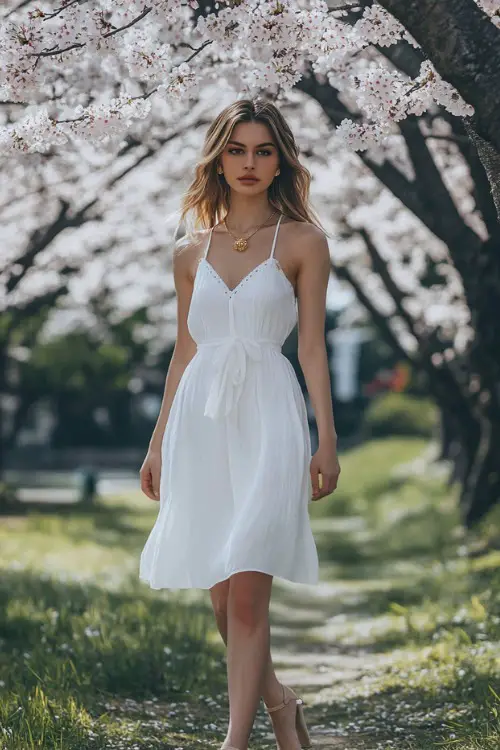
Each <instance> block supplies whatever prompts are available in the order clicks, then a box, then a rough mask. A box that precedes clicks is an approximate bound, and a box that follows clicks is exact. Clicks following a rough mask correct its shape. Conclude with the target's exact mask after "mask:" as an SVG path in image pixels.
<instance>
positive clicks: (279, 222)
mask: <svg viewBox="0 0 500 750" xmlns="http://www.w3.org/2000/svg"><path fill="white" fill-rule="evenodd" d="M282 218H283V214H280V217H279V219H278V223H277V224H276V231H275V233H274V240H273V246H272V248H271V255H270V256H269V257H270V258H274V248H275V247H276V240H277V239H278V229H279V228H280V224H281V219H282Z"/></svg>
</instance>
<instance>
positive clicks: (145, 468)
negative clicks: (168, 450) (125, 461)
mask: <svg viewBox="0 0 500 750" xmlns="http://www.w3.org/2000/svg"><path fill="white" fill-rule="evenodd" d="M160 472H161V452H160V451H159V450H158V451H155V450H151V448H150V449H149V450H148V452H147V454H146V458H145V459H144V462H143V464H142V466H141V470H140V472H139V476H140V477H141V490H142V491H143V492H144V494H145V495H147V496H148V497H149V498H150V499H151V500H159V499H160Z"/></svg>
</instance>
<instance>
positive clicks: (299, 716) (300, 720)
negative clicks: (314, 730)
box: [295, 698, 312, 750]
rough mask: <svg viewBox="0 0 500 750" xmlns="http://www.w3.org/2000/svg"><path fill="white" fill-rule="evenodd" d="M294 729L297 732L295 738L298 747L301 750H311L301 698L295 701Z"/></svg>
mask: <svg viewBox="0 0 500 750" xmlns="http://www.w3.org/2000/svg"><path fill="white" fill-rule="evenodd" d="M295 729H296V730H297V736H298V738H299V742H300V746H301V747H302V749H303V750H309V748H312V745H311V738H310V736H309V732H308V729H307V724H306V720H305V717H304V701H303V700H302V699H301V698H298V699H297V710H296V713H295Z"/></svg>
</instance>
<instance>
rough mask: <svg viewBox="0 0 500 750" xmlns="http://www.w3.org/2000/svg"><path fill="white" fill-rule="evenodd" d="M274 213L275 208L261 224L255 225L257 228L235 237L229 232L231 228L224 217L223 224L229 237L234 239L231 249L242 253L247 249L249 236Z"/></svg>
mask: <svg viewBox="0 0 500 750" xmlns="http://www.w3.org/2000/svg"><path fill="white" fill-rule="evenodd" d="M275 213H276V210H273V212H272V213H271V214H270V215H269V216H268V217H267V219H266V220H265V221H263V222H262V224H260V225H259V226H258V227H257V229H255V231H253V232H252V233H251V234H249V235H248V236H247V237H236V235H234V234H233V233H232V232H231V230H230V229H229V227H228V225H227V223H226V219H224V225H225V227H226V229H227V231H228V233H229V234H230V235H231V237H232V238H233V239H234V240H236V242H235V243H234V244H233V250H236V252H237V253H244V252H245V250H248V240H249V239H250V238H251V237H253V236H254V234H256V233H257V232H258V231H259V229H261V228H262V227H263V226H264V224H266V223H267V222H268V221H269V219H271V218H272V217H273V216H274V214H275Z"/></svg>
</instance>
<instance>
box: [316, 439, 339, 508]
mask: <svg viewBox="0 0 500 750" xmlns="http://www.w3.org/2000/svg"><path fill="white" fill-rule="evenodd" d="M310 473H311V482H312V489H313V494H312V498H311V499H312V500H320V499H321V498H322V497H325V496H326V495H330V494H331V493H332V492H333V491H334V490H335V489H337V482H338V479H339V474H340V464H339V459H338V457H337V448H336V447H335V446H334V445H332V446H326V445H321V444H320V446H319V448H318V450H317V451H316V453H315V454H314V456H313V457H312V458H311V466H310ZM320 475H321V479H322V482H321V487H320Z"/></svg>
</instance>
